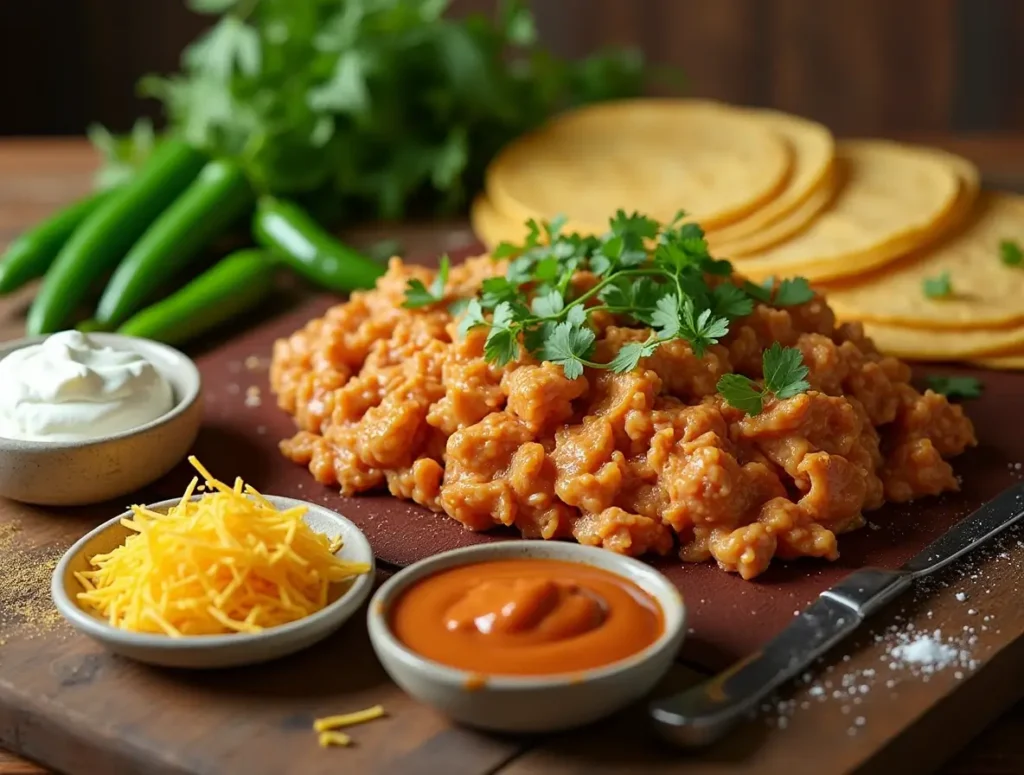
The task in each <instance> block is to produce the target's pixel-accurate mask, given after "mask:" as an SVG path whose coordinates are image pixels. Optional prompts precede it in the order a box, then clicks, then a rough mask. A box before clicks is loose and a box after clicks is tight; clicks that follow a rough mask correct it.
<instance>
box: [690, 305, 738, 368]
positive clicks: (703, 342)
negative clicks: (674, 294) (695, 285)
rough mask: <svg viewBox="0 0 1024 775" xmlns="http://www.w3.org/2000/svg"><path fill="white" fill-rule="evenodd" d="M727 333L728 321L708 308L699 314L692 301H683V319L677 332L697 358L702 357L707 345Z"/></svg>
mask: <svg viewBox="0 0 1024 775" xmlns="http://www.w3.org/2000/svg"><path fill="white" fill-rule="evenodd" d="M728 333H729V321H728V320H726V319H725V318H721V317H715V316H714V315H713V314H712V312H711V310H710V309H705V310H703V311H702V312H700V313H699V314H698V313H697V311H696V308H695V307H694V304H693V301H692V300H691V299H687V300H686V301H685V302H683V319H682V326H681V327H680V329H679V334H680V335H681V336H682V337H683V339H685V340H686V341H687V342H689V344H690V349H692V350H693V354H694V355H696V356H697V357H698V358H703V357H704V353H705V352H706V351H707V349H708V347H710V346H711V345H713V344H718V340H720V339H721V338H722V337H724V336H725V335H726V334H728Z"/></svg>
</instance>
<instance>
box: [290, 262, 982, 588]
mask: <svg viewBox="0 0 1024 775" xmlns="http://www.w3.org/2000/svg"><path fill="white" fill-rule="evenodd" d="M505 268H506V266H505V264H504V263H503V262H496V261H492V260H491V259H490V258H488V257H481V258H476V259H471V260H470V261H468V262H466V263H465V264H463V265H460V266H458V267H454V268H453V269H452V272H451V276H450V278H449V283H448V285H447V288H446V293H447V294H448V298H449V299H455V298H458V297H460V296H468V295H472V294H474V293H475V292H476V291H477V289H478V287H479V285H480V283H481V282H482V280H483V279H485V278H486V277H489V276H493V275H496V274H503V273H504V271H505ZM432 276H433V272H432V271H431V270H429V269H426V268H424V267H419V266H411V265H410V266H407V265H404V264H403V263H402V262H401V261H399V260H397V259H393V260H392V261H391V264H390V266H389V268H388V272H387V274H386V275H385V276H384V277H383V278H381V280H380V281H379V283H378V286H377V288H376V289H375V290H372V291H367V292H361V293H354V294H353V295H352V297H351V299H350V300H349V301H347V302H345V303H343V304H339V305H337V306H335V307H333V308H332V309H330V310H329V311H328V312H327V313H326V314H325V315H324V317H322V318H319V319H316V320H312V321H310V322H309V323H308V324H307V325H306V326H305V328H303V329H302V330H301V331H298V332H297V333H295V334H293V335H292V336H291V337H290V338H288V339H282V340H279V341H278V342H277V343H276V345H275V348H274V357H273V364H272V368H271V384H272V387H273V390H274V391H275V393H276V394H277V398H278V403H279V405H280V406H281V408H282V409H284V410H285V411H287V412H289V413H290V414H292V415H293V416H294V417H295V421H296V424H297V425H298V427H299V429H300V430H299V432H298V433H297V434H296V435H295V436H294V437H293V438H291V439H289V440H287V441H284V442H282V444H281V449H282V451H283V452H284V454H285V456H286V457H288V458H290V459H291V460H293V461H295V462H297V463H301V464H302V465H306V466H308V467H309V470H310V471H311V472H312V474H313V476H314V477H315V478H316V479H317V481H319V482H322V483H324V484H327V485H333V486H337V487H339V488H340V489H341V491H342V492H343V493H344V494H346V495H353V494H356V493H360V492H365V491H367V490H374V489H378V488H383V487H387V489H388V490H389V491H390V492H391V493H392V494H393V495H395V496H396V497H399V498H406V499H410V500H413V501H415V502H416V503H419V504H421V505H423V506H425V507H426V508H428V509H431V510H433V511H436V512H444V513H445V514H447V515H448V516H449V517H451V518H453V519H456V520H458V521H459V522H461V523H462V524H463V525H464V526H465V527H466V528H468V529H470V530H487V529H488V528H491V527H493V526H495V525H514V526H515V527H516V528H518V529H519V530H520V531H521V532H522V534H523V535H524V536H526V537H528V538H574V539H575V540H577V541H579V542H580V543H583V544H590V545H593V546H601V547H604V548H606V549H611V550H612V551H616V552H621V553H623V554H629V555H641V554H645V553H647V552H654V553H658V554H663V555H664V554H669V553H671V552H678V553H679V556H680V557H681V558H682V559H683V560H685V561H690V562H702V561H707V560H709V559H711V558H714V559H715V560H716V561H717V562H718V564H719V566H720V567H722V568H723V569H725V570H728V571H733V572H736V573H739V574H740V575H741V576H742V577H743V578H745V579H751V578H754V577H755V576H757V575H758V574H759V573H761V572H763V571H764V570H765V569H766V568H767V567H768V565H769V563H770V562H771V559H772V558H773V557H779V558H781V559H784V560H789V559H794V558H797V557H803V556H808V557H823V558H826V559H829V560H834V559H836V558H837V557H838V550H837V547H836V535H837V534H839V533H842V532H844V531H847V530H853V529H855V528H858V527H860V526H862V525H863V524H864V517H863V513H864V512H865V511H870V510H871V509H877V508H878V507H879V506H881V505H882V504H883V503H884V502H886V501H894V502H902V501H909V500H912V499H914V498H918V497H921V496H925V495H936V494H938V493H941V492H943V491H946V490H955V489H957V480H956V478H955V477H954V475H953V470H952V468H951V467H950V464H949V463H948V462H947V460H948V458H950V457H953V456H955V455H958V454H960V453H961V452H963V451H964V449H965V448H966V447H968V446H972V445H974V444H975V443H976V441H975V436H974V429H973V427H972V425H971V423H970V421H969V420H968V419H967V418H966V417H965V416H964V415H963V412H962V411H961V409H960V408H959V407H958V406H955V405H952V404H950V403H949V402H948V401H947V400H946V398H945V397H944V396H942V395H939V394H937V393H934V392H932V391H927V392H925V393H924V394H923V395H922V394H921V393H919V392H918V391H917V390H915V389H914V388H913V387H912V386H911V385H910V384H909V380H910V369H909V367H908V366H907V365H906V364H904V363H902V362H901V361H899V360H896V359H895V358H890V357H885V356H882V355H880V354H879V353H878V351H877V350H876V349H875V347H874V345H873V344H872V343H871V341H870V340H869V339H867V338H865V336H864V334H863V332H862V330H861V328H860V327H859V326H858V325H850V324H845V325H841V326H836V322H835V317H834V315H833V314H832V311H831V310H830V309H829V307H828V306H827V305H826V304H825V302H824V301H823V300H822V299H821V298H817V297H816V298H815V299H813V300H812V301H810V302H808V303H806V304H803V305H801V306H798V307H789V308H786V309H777V308H773V307H770V306H766V305H762V304H758V305H757V306H756V307H755V308H754V311H753V312H752V313H751V314H750V315H749V316H747V317H745V318H741V319H739V320H736V321H734V323H733V325H732V331H731V332H730V334H729V336H728V338H726V339H725V340H723V342H722V343H721V344H720V345H715V346H713V347H711V348H710V349H709V350H708V352H706V353H705V355H704V357H703V358H697V357H696V356H695V355H694V354H693V352H692V351H691V350H690V348H689V346H688V345H687V344H686V343H685V342H684V341H682V340H676V341H672V342H670V343H667V344H665V345H663V346H662V347H660V348H659V349H658V350H657V351H656V352H655V354H654V355H653V356H651V357H649V358H645V359H644V360H642V361H641V363H640V366H639V367H638V368H637V369H635V370H634V371H632V372H630V373H626V374H615V373H612V372H608V371H601V370H588V371H586V372H585V373H584V375H583V376H582V377H580V378H578V379H576V380H569V379H567V378H566V377H565V375H564V374H563V372H562V369H561V367H559V366H556V365H553V364H550V363H539V362H536V361H535V360H532V359H531V358H530V357H529V356H528V355H523V356H521V357H520V359H519V360H518V361H516V362H513V363H510V364H508V365H507V366H504V367H497V366H494V365H492V364H490V363H487V362H486V361H485V360H484V354H483V345H484V339H485V337H486V331H484V330H479V329H477V330H473V331H471V332H470V333H469V334H468V336H467V337H466V338H464V339H459V337H458V336H457V334H456V321H455V320H454V319H453V318H452V316H451V314H450V313H449V312H448V311H447V309H446V308H445V307H444V306H434V307H429V308H426V309H415V310H410V309H403V308H402V306H401V304H402V301H403V298H404V296H403V294H404V290H405V286H406V281H407V280H408V279H410V278H414V277H415V278H420V279H421V280H423V281H424V282H425V283H429V282H430V280H431V279H432ZM578 282H579V283H581V284H585V283H586V282H587V278H586V277H581V278H579V280H578ZM594 318H597V319H598V320H599V323H600V324H599V331H598V343H597V350H596V352H595V354H594V357H593V359H594V360H595V361H596V362H606V361H608V360H610V359H611V358H613V357H614V355H615V354H616V353H617V352H618V350H619V348H620V347H622V346H623V345H624V344H626V343H628V342H632V341H638V340H643V339H645V338H646V336H647V333H648V332H647V330H646V329H637V328H624V327H620V326H617V325H615V320H614V319H613V318H609V317H608V316H607V315H605V314H604V313H595V315H594ZM602 318H604V319H602ZM772 342H780V343H781V344H782V345H784V346H795V347H797V348H799V349H800V350H801V352H802V353H803V357H804V362H805V364H806V365H807V366H808V367H809V369H810V373H809V375H808V380H809V382H810V383H811V388H812V389H811V390H810V391H809V392H807V393H803V394H800V395H797V396H795V397H793V398H789V399H786V400H781V401H777V400H769V401H768V402H767V403H766V405H765V409H764V411H763V412H762V413H761V414H759V415H757V416H753V417H751V416H747V415H746V414H744V413H743V412H742V411H739V410H737V409H734V408H732V407H731V406H729V405H728V404H726V403H725V401H724V400H723V399H722V398H721V396H719V395H718V394H717V392H716V383H717V381H718V379H719V377H721V376H722V375H723V374H725V373H728V372H731V371H735V372H738V373H741V374H744V375H746V376H748V377H751V378H754V379H759V378H760V377H761V373H760V372H761V355H762V352H763V350H764V349H765V348H766V347H767V346H769V345H770V344H771V343H772Z"/></svg>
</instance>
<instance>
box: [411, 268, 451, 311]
mask: <svg viewBox="0 0 1024 775" xmlns="http://www.w3.org/2000/svg"><path fill="white" fill-rule="evenodd" d="M449 269H450V261H449V259H448V256H447V255H444V256H441V264H440V267H439V268H438V270H437V274H436V275H434V279H433V281H432V282H431V283H430V287H429V288H428V287H427V286H425V285H424V284H423V281H422V280H417V279H415V278H414V279H412V280H409V281H408V282H407V283H406V284H405V301H403V302H402V306H403V307H405V308H406V309H416V308H417V307H429V306H430V305H431V304H440V303H441V302H442V301H444V287H445V285H447V284H448V271H449Z"/></svg>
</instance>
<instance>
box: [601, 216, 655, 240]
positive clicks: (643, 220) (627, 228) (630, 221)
mask: <svg viewBox="0 0 1024 775" xmlns="http://www.w3.org/2000/svg"><path fill="white" fill-rule="evenodd" d="M608 225H609V227H610V228H611V232H612V234H614V235H617V236H620V237H621V236H623V235H627V234H630V235H634V236H636V237H640V238H641V239H654V238H655V237H656V236H658V231H659V230H660V229H661V225H660V224H659V223H658V222H657V221H656V220H654V219H653V218H648V217H647V216H646V215H641V214H640V213H637V212H633V213H631V214H629V215H627V214H626V211H625V210H618V211H617V212H616V213H615V215H614V216H612V218H611V219H610V220H609V224H608Z"/></svg>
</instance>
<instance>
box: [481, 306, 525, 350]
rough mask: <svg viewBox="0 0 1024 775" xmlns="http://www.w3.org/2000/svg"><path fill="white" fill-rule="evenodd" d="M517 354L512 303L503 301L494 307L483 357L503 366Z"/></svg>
mask: <svg viewBox="0 0 1024 775" xmlns="http://www.w3.org/2000/svg"><path fill="white" fill-rule="evenodd" d="M518 356H519V338H518V336H517V331H516V329H515V326H514V313H513V311H512V305H511V304H509V303H508V302H507V301H503V302H502V303H501V304H499V305H498V306H497V307H495V309H494V315H493V317H492V318H491V330H490V331H488V332H487V341H486V342H484V358H486V359H487V360H488V361H490V362H492V363H495V364H497V365H498V366H504V365H505V364H507V363H509V362H511V361H514V360H515V359H516V358H517V357H518Z"/></svg>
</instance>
